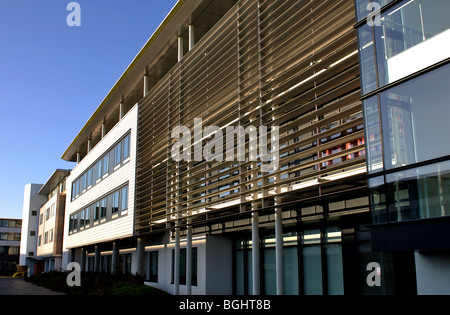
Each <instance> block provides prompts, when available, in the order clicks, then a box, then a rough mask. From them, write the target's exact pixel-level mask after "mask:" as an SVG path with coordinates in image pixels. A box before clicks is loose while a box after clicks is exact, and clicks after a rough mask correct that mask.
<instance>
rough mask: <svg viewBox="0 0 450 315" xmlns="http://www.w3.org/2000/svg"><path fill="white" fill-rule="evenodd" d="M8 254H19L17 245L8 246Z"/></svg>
mask: <svg viewBox="0 0 450 315" xmlns="http://www.w3.org/2000/svg"><path fill="white" fill-rule="evenodd" d="M8 255H9V256H16V255H19V247H18V246H11V247H10V248H8Z"/></svg>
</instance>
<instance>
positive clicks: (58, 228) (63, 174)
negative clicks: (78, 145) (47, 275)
mask: <svg viewBox="0 0 450 315" xmlns="http://www.w3.org/2000/svg"><path fill="white" fill-rule="evenodd" d="M69 174H70V171H69V170H56V171H55V172H54V173H53V174H52V176H51V177H50V178H49V179H48V181H47V182H46V183H45V184H44V185H43V186H42V188H41V189H40V190H39V194H40V195H43V196H46V197H47V202H46V203H44V204H43V205H42V207H41V208H40V211H39V228H38V233H37V235H38V238H37V254H36V257H37V259H39V260H40V261H43V262H44V271H45V272H48V271H53V270H63V266H62V242H63V233H64V217H65V216H64V215H65V208H66V179H67V177H68V176H69Z"/></svg>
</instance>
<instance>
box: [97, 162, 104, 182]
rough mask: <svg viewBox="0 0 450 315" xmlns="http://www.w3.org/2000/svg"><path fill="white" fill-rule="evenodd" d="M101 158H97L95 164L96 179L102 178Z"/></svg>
mask: <svg viewBox="0 0 450 315" xmlns="http://www.w3.org/2000/svg"><path fill="white" fill-rule="evenodd" d="M102 162H103V160H99V161H98V162H97V165H96V169H97V176H96V180H97V179H100V178H102V170H103V164H102Z"/></svg>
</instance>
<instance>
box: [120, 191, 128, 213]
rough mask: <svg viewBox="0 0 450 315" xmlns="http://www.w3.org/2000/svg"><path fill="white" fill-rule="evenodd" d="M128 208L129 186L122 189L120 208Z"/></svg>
mask: <svg viewBox="0 0 450 315" xmlns="http://www.w3.org/2000/svg"><path fill="white" fill-rule="evenodd" d="M126 209H128V186H126V187H124V188H122V189H121V190H120V210H121V211H123V210H126Z"/></svg>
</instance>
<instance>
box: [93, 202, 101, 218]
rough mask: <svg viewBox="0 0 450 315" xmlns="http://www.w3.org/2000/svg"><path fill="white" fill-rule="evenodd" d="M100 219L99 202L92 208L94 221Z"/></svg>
mask: <svg viewBox="0 0 450 315" xmlns="http://www.w3.org/2000/svg"><path fill="white" fill-rule="evenodd" d="M99 218H100V201H97V202H96V203H95V206H94V221H98V219H99Z"/></svg>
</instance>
